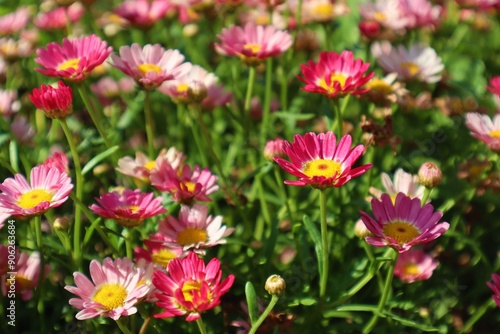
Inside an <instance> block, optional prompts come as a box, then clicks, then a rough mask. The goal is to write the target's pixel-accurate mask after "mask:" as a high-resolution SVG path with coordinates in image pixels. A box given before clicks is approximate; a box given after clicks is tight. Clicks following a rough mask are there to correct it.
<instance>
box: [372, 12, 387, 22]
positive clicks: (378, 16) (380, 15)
mask: <svg viewBox="0 0 500 334" xmlns="http://www.w3.org/2000/svg"><path fill="white" fill-rule="evenodd" d="M373 18H374V19H375V20H377V21H379V22H383V21H385V20H387V15H385V14H384V13H381V12H375V13H373Z"/></svg>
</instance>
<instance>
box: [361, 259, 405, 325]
mask: <svg viewBox="0 0 500 334" xmlns="http://www.w3.org/2000/svg"><path fill="white" fill-rule="evenodd" d="M392 257H393V260H392V261H391V262H390V264H389V270H388V272H387V277H386V279H385V285H384V291H383V293H382V297H381V298H380V301H379V303H378V308H377V313H375V314H374V315H373V316H372V318H371V319H370V321H369V322H368V324H367V325H366V326H365V328H363V334H367V333H370V332H371V330H372V329H373V327H375V325H376V324H377V321H378V318H379V317H380V314H381V313H382V311H384V308H385V304H386V303H387V299H388V298H389V293H390V291H391V286H392V278H393V277H394V268H395V266H396V260H397V257H398V252H397V251H395V250H393V256H392Z"/></svg>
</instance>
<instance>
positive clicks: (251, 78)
mask: <svg viewBox="0 0 500 334" xmlns="http://www.w3.org/2000/svg"><path fill="white" fill-rule="evenodd" d="M255 73H256V70H255V67H253V66H250V68H249V69H248V85H247V93H246V96H245V105H244V107H243V110H244V112H245V117H244V120H245V123H246V124H247V125H249V124H250V122H249V121H250V102H251V101H252V92H253V86H254V84H255ZM244 129H248V128H247V127H244Z"/></svg>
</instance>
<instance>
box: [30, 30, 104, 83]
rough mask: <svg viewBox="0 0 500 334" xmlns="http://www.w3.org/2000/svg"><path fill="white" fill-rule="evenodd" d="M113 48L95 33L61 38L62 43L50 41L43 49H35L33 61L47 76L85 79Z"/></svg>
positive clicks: (38, 69) (75, 80)
mask: <svg viewBox="0 0 500 334" xmlns="http://www.w3.org/2000/svg"><path fill="white" fill-rule="evenodd" d="M112 50H113V48H112V47H111V46H110V47H108V44H107V43H106V42H105V41H102V40H101V39H100V38H99V37H97V36H96V35H90V36H83V37H80V38H74V39H67V38H65V39H63V41H62V45H59V44H57V43H56V42H52V43H49V44H47V46H46V48H45V49H38V50H37V51H36V53H37V55H38V58H36V59H35V62H37V63H38V64H40V65H41V66H43V68H35V70H36V71H38V72H40V73H42V74H44V75H47V76H49V77H59V78H62V79H64V80H68V81H71V82H80V81H82V80H85V79H86V78H87V77H88V75H89V74H90V72H91V71H92V70H93V69H94V68H95V67H97V66H99V65H101V64H102V63H103V62H104V61H105V60H106V59H107V58H108V56H109V54H110V53H111V51H112Z"/></svg>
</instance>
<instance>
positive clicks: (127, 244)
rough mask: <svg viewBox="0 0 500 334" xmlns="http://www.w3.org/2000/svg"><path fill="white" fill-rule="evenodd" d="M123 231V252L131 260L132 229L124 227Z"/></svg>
mask: <svg viewBox="0 0 500 334" xmlns="http://www.w3.org/2000/svg"><path fill="white" fill-rule="evenodd" d="M124 229H125V231H124V232H125V252H126V254H127V257H128V258H129V259H131V260H132V259H133V257H132V229H130V228H128V227H124Z"/></svg>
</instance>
